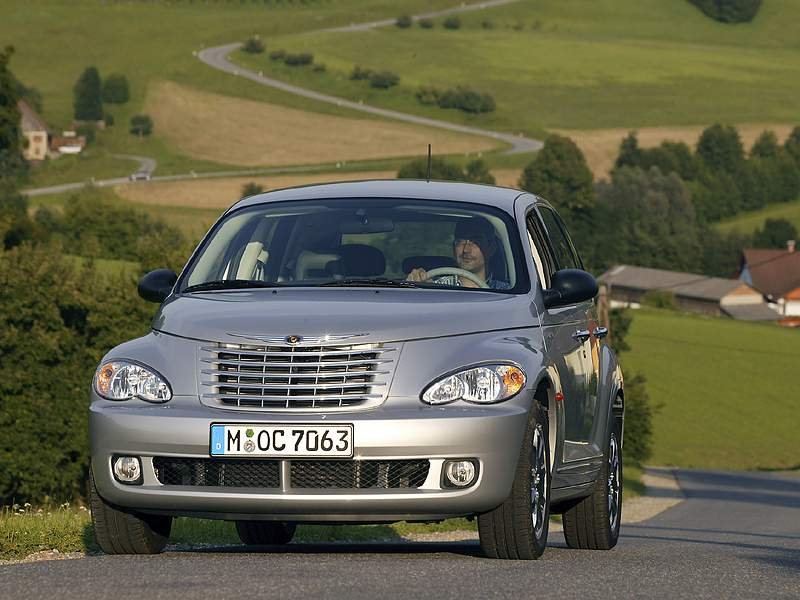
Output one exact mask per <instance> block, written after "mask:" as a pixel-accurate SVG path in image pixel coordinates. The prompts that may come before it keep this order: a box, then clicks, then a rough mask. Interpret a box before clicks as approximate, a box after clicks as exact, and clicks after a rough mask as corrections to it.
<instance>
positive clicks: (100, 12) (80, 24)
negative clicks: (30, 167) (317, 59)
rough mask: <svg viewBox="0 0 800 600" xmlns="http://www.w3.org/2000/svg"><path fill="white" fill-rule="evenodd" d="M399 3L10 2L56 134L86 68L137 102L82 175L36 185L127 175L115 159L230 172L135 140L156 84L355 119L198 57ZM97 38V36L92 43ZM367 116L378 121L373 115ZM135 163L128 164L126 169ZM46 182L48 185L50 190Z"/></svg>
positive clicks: (9, 40)
mask: <svg viewBox="0 0 800 600" xmlns="http://www.w3.org/2000/svg"><path fill="white" fill-rule="evenodd" d="M457 4H458V2H457V1H456V0H404V8H405V9H406V10H409V11H417V10H427V9H432V8H433V9H435V8H442V7H447V6H454V5H457ZM396 12H397V5H396V2H394V1H393V0H372V1H370V2H369V3H368V4H367V3H365V2H363V1H362V0H307V1H305V2H297V1H291V2H290V1H288V0H287V1H278V0H270V1H269V2H258V3H255V2H221V1H220V2H204V3H200V2H191V3H190V2H188V1H185V2H165V1H157V2H97V1H96V0H37V1H36V2H19V1H18V0H0V15H2V18H0V39H2V40H3V42H2V45H3V46H5V45H7V44H10V45H13V46H14V47H15V54H14V56H13V58H12V61H11V68H12V70H13V72H14V73H15V75H16V76H17V77H18V78H19V79H21V80H22V81H23V83H25V84H26V85H28V86H33V87H35V88H37V89H38V90H39V91H40V92H41V94H42V96H43V99H44V112H43V116H44V118H45V119H46V120H47V122H48V124H49V125H50V126H51V127H53V129H54V130H55V131H59V130H61V129H64V128H67V127H68V126H69V125H70V123H71V121H72V102H73V97H72V88H73V85H74V83H75V81H76V79H77V78H78V76H79V75H80V74H81V72H82V71H83V69H85V68H86V67H88V66H90V65H92V66H96V67H97V68H98V69H99V70H100V74H101V76H105V75H108V74H111V73H123V74H125V75H126V76H127V77H128V80H129V82H130V88H131V100H130V101H129V102H128V103H127V104H124V105H107V106H106V108H107V110H108V111H109V112H110V113H111V114H113V115H114V117H115V120H116V124H115V125H114V127H111V128H110V129H109V130H107V131H104V132H100V133H99V134H98V136H97V142H96V146H95V148H96V155H97V156H96V159H93V160H83V161H81V162H79V163H78V167H80V168H79V170H77V171H74V170H73V171H72V172H71V173H61V172H60V171H59V170H60V169H61V168H62V167H61V165H59V164H58V163H60V161H61V159H59V160H58V161H53V162H52V163H51V164H48V165H45V167H44V168H42V169H38V170H36V171H34V173H33V176H32V181H31V186H38V185H48V184H51V183H54V182H63V181H75V180H76V179H74V177H77V181H81V180H86V179H89V178H90V177H91V176H95V177H96V178H100V177H101V176H119V175H126V174H128V173H130V172H132V171H133V170H135V167H134V168H131V163H129V162H128V161H125V162H122V163H118V164H117V165H116V167H115V168H113V169H109V168H108V166H109V165H108V160H109V159H108V153H124V154H143V155H146V156H151V157H154V158H155V159H156V160H157V161H158V173H159V174H162V175H163V174H170V173H186V172H188V171H190V170H192V169H194V170H195V171H211V170H224V169H229V168H230V166H229V165H228V166H222V165H218V164H215V163H212V162H208V161H198V160H195V159H191V158H189V157H186V156H183V155H181V154H180V153H178V152H177V151H176V150H175V149H174V148H171V147H169V146H168V145H166V144H165V143H164V142H163V141H162V140H161V139H160V138H159V137H158V132H157V131H156V132H155V134H154V135H153V136H152V137H150V138H144V139H137V138H136V137H134V136H132V135H130V134H129V133H128V127H127V125H128V121H129V119H130V117H131V116H132V115H134V114H137V113H139V112H141V111H142V107H143V105H144V100H145V95H146V93H147V87H148V85H150V84H151V83H152V82H155V81H157V80H164V79H167V80H172V81H176V82H178V83H182V84H185V85H191V86H194V87H197V88H199V89H203V90H208V91H212V92H217V93H224V94H229V95H234V96H240V97H244V98H250V99H255V100H263V101H269V102H274V103H279V104H283V105H286V106H291V107H295V108H301V109H309V110H315V111H317V112H323V113H331V114H347V115H351V116H352V114H353V112H352V111H344V110H342V109H339V108H337V107H335V106H328V105H324V104H321V103H318V102H313V101H310V100H303V99H300V98H297V97H295V96H292V95H289V94H286V93H283V92H278V91H275V90H271V89H269V88H265V87H263V86H260V85H257V84H255V83H252V82H249V81H245V80H242V79H240V78H237V77H234V76H231V75H226V74H223V73H220V72H218V71H216V70H214V69H212V68H210V67H208V66H206V65H204V64H202V63H201V62H200V61H199V60H198V59H197V58H196V57H195V56H193V54H192V53H193V52H194V51H197V50H199V49H201V48H203V47H205V46H212V45H216V44H223V43H229V42H231V41H238V40H244V39H246V38H247V37H249V36H251V35H253V34H254V33H257V32H258V33H261V34H263V35H268V36H272V35H275V34H278V33H287V32H296V31H303V30H307V29H309V28H311V29H316V28H319V27H330V26H334V25H341V24H346V23H350V22H359V21H367V20H373V19H376V18H380V17H386V16H393V15H394V14H395V13H396ZM87 36H89V37H87ZM364 118H369V117H367V116H364ZM126 163H127V164H126ZM40 182H41V183H40Z"/></svg>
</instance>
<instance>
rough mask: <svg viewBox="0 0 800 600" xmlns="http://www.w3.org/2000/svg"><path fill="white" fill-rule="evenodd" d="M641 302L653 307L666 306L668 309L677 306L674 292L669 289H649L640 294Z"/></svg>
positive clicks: (673, 308)
mask: <svg viewBox="0 0 800 600" xmlns="http://www.w3.org/2000/svg"><path fill="white" fill-rule="evenodd" d="M642 304H643V305H645V306H652V307H653V308H666V309H669V310H676V309H677V308H678V304H677V302H675V294H673V293H672V292H670V291H669V290H650V291H649V292H647V293H646V294H645V295H644V296H642Z"/></svg>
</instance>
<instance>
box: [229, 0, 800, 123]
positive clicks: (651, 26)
mask: <svg viewBox="0 0 800 600" xmlns="http://www.w3.org/2000/svg"><path fill="white" fill-rule="evenodd" d="M798 20H800V3H797V2H794V1H792V0H771V1H770V2H768V3H765V5H764V7H763V8H762V10H761V12H760V13H759V15H758V16H757V18H756V19H755V21H754V22H753V23H751V24H746V25H736V26H731V25H724V24H721V23H718V22H715V21H713V20H711V19H709V18H707V17H705V16H703V15H702V14H701V13H700V11H698V10H697V9H695V8H694V7H693V6H691V5H690V4H689V3H688V2H686V1H678V0H673V1H671V2H665V1H664V0H573V1H570V2H564V1H563V0H538V1H535V2H534V1H528V2H520V3H518V4H512V5H510V6H505V7H501V8H495V9H488V10H485V11H478V12H474V13H469V14H464V15H462V16H461V21H462V27H461V29H459V30H456V31H451V30H446V29H443V28H442V26H441V19H439V20H437V23H436V26H435V27H434V28H433V29H422V28H420V27H417V26H415V27H413V28H410V29H399V28H396V27H387V28H382V29H378V30H372V31H363V32H357V33H349V32H348V33H324V34H295V35H283V36H269V35H266V36H265V37H266V41H267V50H268V51H269V50H272V49H277V48H285V49H286V50H288V51H292V52H300V51H304V52H311V53H313V54H314V57H315V62H321V63H324V64H325V65H326V66H327V71H326V72H325V73H315V72H313V71H312V69H310V68H297V67H296V68H289V67H286V66H283V65H281V64H279V63H276V62H274V61H270V60H269V59H268V57H266V56H265V55H259V56H257V57H253V56H243V55H242V54H240V55H239V56H238V60H240V61H242V62H243V63H246V64H248V65H249V66H252V67H257V68H258V70H263V71H265V73H271V74H275V75H277V76H279V77H281V78H286V79H289V80H291V81H294V82H297V83H301V84H304V85H308V86H311V87H314V88H316V89H320V90H325V91H328V92H331V93H334V94H341V95H344V96H347V97H349V98H353V99H362V100H363V101H364V102H367V103H374V104H379V105H381V106H386V107H390V108H396V109H399V110H407V111H413V112H416V113H419V114H425V115H428V116H438V117H442V118H446V119H450V120H454V121H463V122H468V123H476V124H480V125H483V126H487V127H495V128H499V129H504V130H508V131H525V132H528V133H531V134H538V133H541V132H542V131H543V130H544V129H548V128H570V129H583V128H586V129H595V128H606V127H632V128H633V127H644V126H664V125H692V124H709V123H713V122H716V121H724V122H733V123H742V122H756V123H763V122H793V121H795V120H797V118H798V113H797V110H796V105H797V103H796V99H797V97H798V96H800V78H798V77H797V76H796V75H797V72H798V68H800V38H799V37H798V36H797V35H796V30H797V28H796V23H797V22H798ZM484 22H486V23H487V24H488V23H490V24H491V29H487V28H485V27H484ZM265 33H266V32H265ZM356 64H359V65H361V66H362V67H365V68H370V69H373V70H384V69H388V70H390V71H394V72H396V73H397V74H399V75H400V77H401V82H400V85H399V86H397V87H395V88H392V89H390V90H388V91H383V90H371V89H370V88H369V86H368V85H367V84H366V83H365V82H363V81H350V80H349V79H348V75H349V73H350V71H351V70H352V68H353V66H354V65H356ZM420 85H433V86H438V87H451V86H456V85H470V86H472V87H474V88H476V89H477V90H480V91H485V92H489V93H491V94H492V95H493V96H494V97H495V100H496V101H497V110H496V112H495V113H492V114H489V115H483V116H478V117H475V116H468V115H466V114H464V113H461V112H460V111H455V110H442V109H438V108H431V107H424V106H422V105H420V104H419V103H418V102H417V101H416V99H415V97H414V92H415V91H416V89H417V88H418V87H419V86H420Z"/></svg>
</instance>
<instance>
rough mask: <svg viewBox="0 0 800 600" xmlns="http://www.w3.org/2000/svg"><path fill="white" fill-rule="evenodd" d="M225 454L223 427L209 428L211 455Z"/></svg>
mask: <svg viewBox="0 0 800 600" xmlns="http://www.w3.org/2000/svg"><path fill="white" fill-rule="evenodd" d="M218 454H225V426H224V425H212V426H211V455H212V456H214V455H218Z"/></svg>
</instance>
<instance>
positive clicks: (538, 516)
mask: <svg viewBox="0 0 800 600" xmlns="http://www.w3.org/2000/svg"><path fill="white" fill-rule="evenodd" d="M549 439H550V438H549V437H548V431H547V411H546V410H545V409H544V408H543V407H542V406H541V405H540V404H539V403H538V402H536V403H535V404H534V406H533V408H532V409H531V412H530V415H529V417H528V426H527V428H526V430H525V437H524V439H523V442H522V448H521V449H520V454H519V460H518V461H517V471H516V475H515V477H514V484H513V485H512V487H511V494H510V495H509V497H508V498H507V499H506V500H505V502H503V503H502V504H501V505H500V506H498V507H497V508H495V509H494V510H491V511H489V512H487V513H484V514H482V515H479V516H478V534H479V535H480V541H481V548H482V549H483V552H484V553H485V554H486V556H488V557H490V558H503V559H522V560H533V559H537V558H539V557H540V556H541V555H542V553H543V552H544V549H545V547H546V546H547V533H548V521H549V519H550V443H549Z"/></svg>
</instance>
